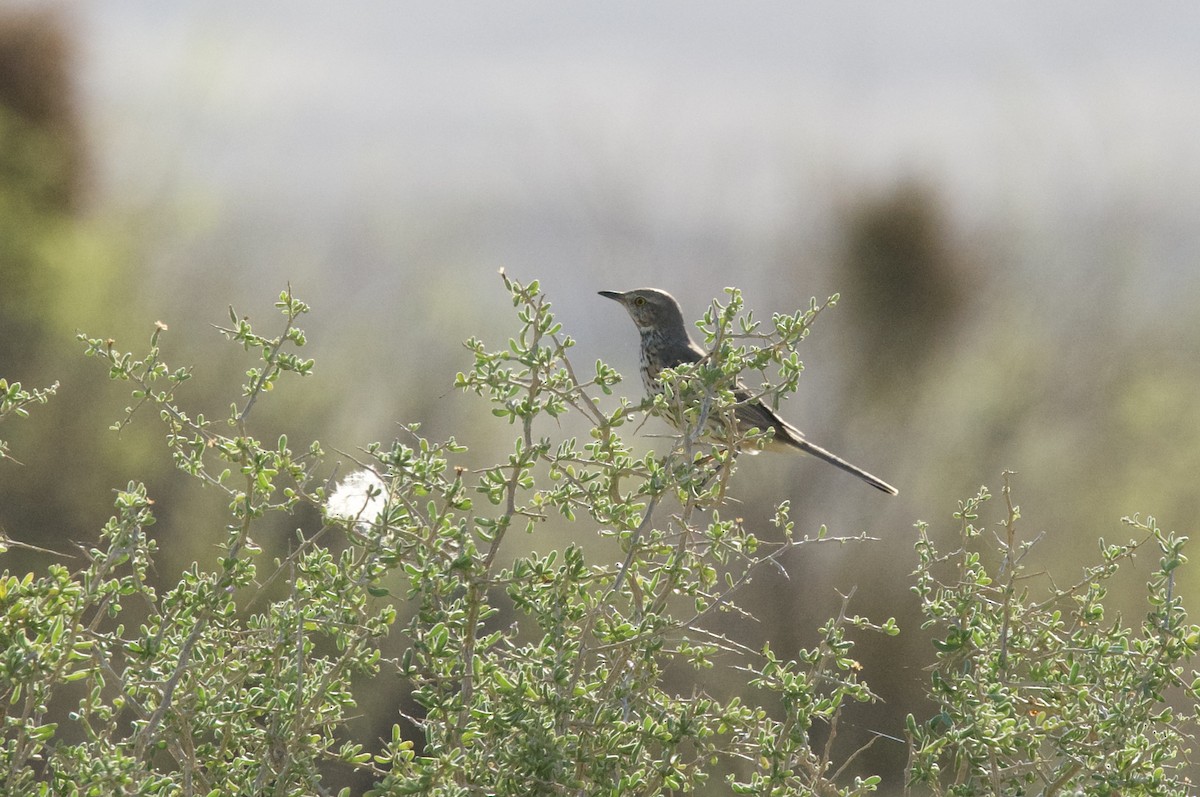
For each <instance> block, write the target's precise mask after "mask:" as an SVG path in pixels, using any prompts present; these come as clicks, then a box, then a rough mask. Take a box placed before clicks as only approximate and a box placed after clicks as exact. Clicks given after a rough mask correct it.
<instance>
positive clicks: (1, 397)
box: [0, 378, 58, 462]
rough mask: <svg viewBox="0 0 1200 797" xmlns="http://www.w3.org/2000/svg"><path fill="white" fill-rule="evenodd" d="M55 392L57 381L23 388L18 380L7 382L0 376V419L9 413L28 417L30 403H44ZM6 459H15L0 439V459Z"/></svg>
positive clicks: (18, 416) (5, 443)
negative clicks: (49, 384) (48, 385)
mask: <svg viewBox="0 0 1200 797" xmlns="http://www.w3.org/2000/svg"><path fill="white" fill-rule="evenodd" d="M57 392H58V383H57V382H55V383H54V384H53V385H51V386H50V387H47V388H40V389H39V388H34V389H33V390H25V389H24V388H22V387H21V383H20V382H13V383H12V384H9V383H8V380H7V379H3V378H0V421H3V420H4V419H5V417H7V416H9V415H13V416H15V417H17V418H28V417H29V409H28V408H29V407H30V406H31V405H33V404H45V403H46V402H47V401H49V400H50V397H51V396H53V395H54V394H55V393H57ZM6 459H7V460H12V461H14V462H15V461H16V460H13V457H12V455H11V454H10V453H9V452H8V443H7V442H6V441H4V440H0V461H3V460H6Z"/></svg>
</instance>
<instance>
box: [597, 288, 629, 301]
mask: <svg viewBox="0 0 1200 797" xmlns="http://www.w3.org/2000/svg"><path fill="white" fill-rule="evenodd" d="M599 293H600V295H601V296H603V297H604V298H605V299H613V300H615V301H618V302H623V301H625V294H623V293H621V292H620V291H599Z"/></svg>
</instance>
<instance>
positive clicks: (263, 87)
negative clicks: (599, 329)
mask: <svg viewBox="0 0 1200 797" xmlns="http://www.w3.org/2000/svg"><path fill="white" fill-rule="evenodd" d="M67 7H68V8H70V9H72V14H73V16H75V17H76V18H77V20H78V31H79V36H80V38H81V40H82V43H83V45H84V47H83V50H84V59H83V60H84V69H82V70H81V71H82V74H83V76H84V77H83V85H82V88H83V92H84V98H85V102H86V105H87V108H88V112H89V118H90V124H91V131H92V133H93V141H94V146H95V148H96V157H97V174H98V177H99V184H100V189H101V191H102V194H103V195H104V196H105V197H108V198H112V199H115V200H116V201H117V202H119V203H121V204H124V205H126V206H128V207H130V208H133V209H139V210H140V209H144V208H146V207H152V208H162V207H163V205H162V203H163V200H164V198H166V199H167V206H168V207H170V206H173V205H175V204H176V203H178V204H179V205H181V206H182V210H180V211H179V212H180V213H181V214H184V215H189V214H198V215H201V216H203V213H201V212H200V210H197V206H199V208H200V209H203V210H204V211H205V212H207V213H208V214H210V216H212V217H215V218H211V219H210V223H212V224H214V225H216V226H217V227H218V228H223V227H225V226H228V225H233V226H235V227H236V224H237V221H236V220H239V219H240V220H241V223H243V224H245V223H251V222H253V223H254V224H255V226H257V227H258V230H259V237H260V242H259V244H258V245H257V247H258V251H255V250H254V248H252V256H251V257H248V258H247V260H266V259H270V258H271V257H273V256H280V255H281V254H283V253H284V252H286V244H277V243H274V242H273V243H271V244H270V246H269V247H268V245H267V243H266V242H265V239H267V238H274V237H275V235H276V234H278V238H279V240H281V241H284V242H286V241H293V242H294V241H295V240H296V236H297V235H299V236H300V237H301V238H302V239H303V240H305V241H306V242H307V243H308V244H309V245H312V246H315V247H316V248H317V249H318V250H319V249H321V248H323V246H322V242H321V241H320V240H319V239H321V238H322V237H323V236H330V235H332V236H334V238H335V239H336V237H337V236H338V233H337V232H336V231H335V230H336V229H337V228H339V227H345V226H349V227H350V228H351V229H353V228H355V226H356V225H358V227H360V228H361V227H363V226H365V227H366V228H368V229H369V230H371V231H373V232H374V233H376V234H380V233H379V231H378V230H376V228H378V227H383V228H385V230H384V232H386V230H387V228H392V229H395V228H396V227H405V226H415V227H417V228H422V227H430V226H436V222H434V221H432V220H431V218H426V219H421V218H414V217H419V216H420V215H422V214H426V215H428V216H429V217H433V216H435V215H436V216H438V217H439V218H448V219H451V221H452V223H454V222H455V221H456V222H457V223H459V224H461V223H462V221H461V218H460V217H462V216H466V217H468V221H471V219H470V216H471V212H472V209H474V210H475V211H477V212H478V213H479V214H481V215H482V216H484V217H485V218H484V219H482V220H480V219H478V218H476V219H474V224H472V225H471V228H470V229H468V230H465V231H463V232H464V236H465V237H466V238H467V239H469V240H470V241H471V242H473V243H474V244H475V245H476V246H478V247H479V248H481V249H482V248H490V249H491V250H492V251H494V252H495V253H496V259H498V260H501V259H504V260H507V259H511V258H520V259H526V258H528V259H529V260H533V261H535V263H532V264H531V265H535V266H537V267H543V266H544V265H546V264H549V263H552V262H554V261H555V259H556V258H557V259H559V260H561V259H563V256H564V255H570V254H571V253H572V252H573V249H574V250H575V254H577V255H579V254H580V253H579V252H578V251H577V250H578V249H579V248H583V247H588V248H592V249H594V250H596V251H591V252H584V253H582V254H583V256H584V260H588V261H591V262H592V263H593V265H592V266H581V268H584V269H585V271H586V269H587V268H590V267H596V268H599V267H601V266H603V267H604V268H605V269H606V270H608V271H609V272H610V273H611V272H614V271H615V272H616V273H617V274H621V275H622V276H624V275H625V274H626V273H629V274H630V275H632V272H633V270H634V269H635V268H637V267H635V266H626V265H624V264H622V263H620V260H621V258H623V257H627V256H629V254H630V252H629V251H627V250H626V249H624V248H623V247H622V246H621V241H620V235H617V236H612V235H611V230H612V229H613V228H616V229H617V230H618V231H620V228H621V226H622V225H626V224H630V223H631V222H630V220H629V219H628V218H627V216H630V215H632V216H635V217H637V220H636V221H634V222H632V223H633V224H635V225H636V226H638V227H639V228H644V229H641V230H640V232H639V234H640V235H643V236H645V237H647V238H648V242H643V244H642V246H643V247H645V251H636V249H635V252H634V253H635V254H637V255H639V256H643V257H647V258H651V257H655V256H663V257H665V258H666V259H668V260H671V259H674V258H673V257H672V252H671V251H670V249H671V247H672V246H675V245H677V242H678V240H679V239H681V238H682V239H686V238H688V237H689V236H693V235H695V234H696V232H697V230H712V229H713V227H714V225H716V226H717V227H719V228H721V232H722V233H723V234H725V235H728V236H730V237H753V236H759V235H762V234H763V233H764V231H771V230H775V229H778V228H779V226H781V225H786V224H788V223H790V222H791V220H793V219H795V218H796V217H797V216H800V217H803V216H804V215H805V213H806V212H814V211H812V210H811V208H812V207H814V206H815V207H822V206H825V205H826V204H827V203H828V202H829V197H830V195H832V194H836V193H837V192H838V191H843V190H846V189H844V186H850V187H851V189H853V187H854V186H858V185H863V184H866V185H872V184H876V183H880V182H886V181H887V180H890V179H896V178H897V177H905V176H911V175H916V176H919V177H922V178H924V179H929V180H931V181H933V182H934V183H936V184H937V185H938V186H939V187H940V188H941V189H942V190H943V191H944V192H945V193H946V195H947V196H948V197H950V199H951V200H952V201H951V202H950V205H951V207H952V208H953V211H954V212H955V213H956V214H957V215H959V216H960V217H961V218H962V219H963V220H964V222H965V223H967V224H976V225H977V224H981V223H986V222H987V220H989V219H992V218H995V217H996V215H997V214H1000V215H1003V216H1005V217H1012V218H1013V219H1015V220H1017V221H1019V222H1023V223H1025V224H1027V225H1032V226H1033V227H1035V228H1036V227H1037V226H1038V225H1039V224H1045V225H1047V226H1051V225H1056V224H1061V223H1063V222H1067V223H1070V222H1071V221H1072V220H1078V219H1079V218H1080V217H1086V216H1089V215H1092V214H1097V213H1104V212H1109V211H1111V208H1112V207H1113V206H1114V205H1121V204H1130V205H1136V206H1138V207H1141V208H1146V210H1145V212H1147V213H1153V214H1154V215H1155V216H1156V218H1158V219H1160V220H1161V222H1162V223H1163V224H1164V225H1166V226H1167V227H1169V228H1172V229H1173V227H1172V225H1173V224H1180V223H1182V221H1183V220H1184V219H1194V218H1195V211H1197V210H1200V188H1198V187H1197V186H1200V157H1197V156H1198V153H1200V145H1197V143H1196V136H1195V130H1196V129H1198V128H1200V48H1196V47H1195V42H1196V40H1197V39H1196V36H1197V34H1198V33H1200V9H1198V8H1196V7H1195V6H1193V5H1188V4H1184V3H1164V4H1155V5H1153V6H1150V7H1147V6H1144V5H1133V4H1126V3H1082V2H1074V3H1061V2H1059V3H1044V2H1013V3H1003V4H994V3H979V2H969V3H950V2H925V1H922V2H914V3H904V4H882V3H863V2H848V3H750V4H714V3H699V4H697V3H685V2H652V3H635V2H616V3H603V4H601V3H584V2H567V3H549V2H517V3H506V4H495V5H491V4H487V5H485V4H478V5H474V6H462V5H458V4H439V3H407V2H401V3H386V2H367V3H350V4H337V6H336V7H335V6H333V5H331V4H327V3H317V2H291V3H279V2H276V3H255V4H245V3H237V2H204V3H201V2H188V1H186V0H184V1H182V2H172V3H157V2H152V1H151V0H142V1H141V2H108V3H95V4H85V3H76V4H68V6H67ZM1164 204H1166V205H1169V206H1170V207H1171V208H1174V209H1176V210H1177V211H1178V212H1177V213H1175V214H1172V213H1164V212H1162V211H1163V208H1162V207H1161V206H1162V205H1164ZM1173 217H1177V219H1176V220H1174V221H1173ZM506 229H507V230H508V232H507V233H506V232H505V230H506ZM360 231H361V229H360ZM1176 232H1177V233H1178V234H1183V233H1182V232H1181V231H1176ZM613 238H615V239H616V240H615V241H614V240H612V239H613ZM277 245H278V246H281V247H282V250H280V249H273V248H271V247H275V246H277ZM263 247H267V248H263ZM324 247H326V248H332V249H336V248H337V245H336V244H330V243H328V242H325V243H324ZM321 258H322V255H321V254H320V253H317V254H315V255H313V261H314V262H313V263H311V264H310V265H312V266H313V267H320V266H322V265H324V266H328V265H330V264H329V263H327V262H326V263H322V261H321ZM184 259H186V258H184ZM642 268H644V266H642ZM626 269H628V271H626ZM751 270H753V269H751ZM662 276H663V277H666V276H669V274H668V273H663V274H662Z"/></svg>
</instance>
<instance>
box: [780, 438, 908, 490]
mask: <svg viewBox="0 0 1200 797" xmlns="http://www.w3.org/2000/svg"><path fill="white" fill-rule="evenodd" d="M785 430H786V431H787V436H786V437H784V439H783V442H785V443H787V444H788V445H791V446H794V447H796V448H798V449H800V450H801V451H803V452H804V453H806V454H812V455H813V456H814V457H817V458H818V459H823V460H825V461H826V462H828V463H829V464H830V465H833V466H834V467H836V468H841V469H842V470H844V471H846V473H850V474H853V475H854V476H857V477H858V478H860V479H862V480H863V481H865V482H866V483H867V484H869V485H871V486H872V487H874V488H875V489H876V490H882V491H883V492H885V493H887V494H888V495H899V494H900V491H899V490H897V489H896V488H895V487H893V486H892V485H890V484H888V483H887V482H885V481H884V480H883V479H881V478H879V477H878V476H873V475H871V474H870V473H867V472H866V471H865V470H863V469H862V468H860V467H858V466H857V465H851V464H850V463H849V462H847V461H846V460H844V459H842V458H841V457H839V456H838V455H837V454H834V453H832V452H830V451H826V450H825V449H823V448H821V447H820V446H819V445H816V444H814V443H810V442H808V440H806V439H804V434H803V433H802V432H801V431H800V430H799V429H796V428H795V427H794V426H792V425H791V424H785ZM775 437H776V439H779V437H780V435H779V432H778V430H777V431H776V433H775Z"/></svg>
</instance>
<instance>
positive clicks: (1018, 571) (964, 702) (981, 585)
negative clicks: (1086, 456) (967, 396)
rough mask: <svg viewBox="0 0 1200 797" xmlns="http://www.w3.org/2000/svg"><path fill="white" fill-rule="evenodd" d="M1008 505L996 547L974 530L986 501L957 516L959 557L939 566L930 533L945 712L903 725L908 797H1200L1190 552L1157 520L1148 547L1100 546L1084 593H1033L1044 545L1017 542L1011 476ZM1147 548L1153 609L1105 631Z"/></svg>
mask: <svg viewBox="0 0 1200 797" xmlns="http://www.w3.org/2000/svg"><path fill="white" fill-rule="evenodd" d="M1003 495H1004V498H1005V501H1006V511H1005V514H1004V517H1003V519H1002V523H1001V524H1000V532H999V533H998V534H997V535H996V536H995V540H996V543H995V545H986V544H984V543H985V542H986V541H987V540H988V539H989V538H990V535H989V534H988V533H987V532H986V530H985V528H983V527H980V526H978V525H976V523H977V522H978V520H979V513H980V511H981V508H982V505H983V504H984V502H985V501H987V500H988V499H989V498H990V497H991V496H990V495H989V493H988V492H987V491H986V490H981V491H980V492H979V494H978V495H977V496H975V497H974V498H972V499H971V500H969V501H965V502H963V503H962V504H961V506H960V507H959V511H958V513H957V514H956V515H955V517H956V518H957V519H958V520H959V521H960V523H961V528H960V536H961V545H960V547H959V548H958V549H957V550H955V551H952V552H950V553H947V554H943V553H940V552H938V551H937V550H936V548H935V547H934V545H933V542H932V541H931V540H930V538H929V535H928V534H927V528H926V527H925V526H923V525H922V526H921V527H920V530H921V539H920V542H919V543H918V545H917V552H918V554H919V557H920V565H919V567H918V569H917V571H916V579H917V584H916V587H915V588H914V589H915V590H916V593H917V595H918V596H919V597H920V600H921V606H922V609H923V611H924V615H925V618H926V621H925V625H926V627H928V628H932V629H934V631H935V634H936V639H935V646H936V649H937V664H936V666H935V668H934V669H933V672H932V676H931V682H930V687H929V697H930V699H931V700H932V701H933V702H934V703H935V704H936V705H937V706H938V707H939V708H940V711H939V712H938V713H937V714H935V715H934V716H933V717H932V718H931V719H930V720H928V721H927V722H924V723H921V724H918V723H917V721H916V720H915V719H914V718H913V717H912V716H911V715H910V716H909V718H908V735H909V741H910V744H911V758H910V762H909V772H908V777H909V783H910V786H914V787H915V786H921V787H923V788H927V789H928V790H929V791H930V792H932V793H933V794H937V795H941V794H950V795H979V794H995V795H1000V794H1041V795H1046V796H1047V797H1051V795H1056V794H1087V795H1096V796H1097V797H1102V796H1103V797H1107V796H1108V795H1118V794H1120V795H1126V796H1128V795H1172V794H1177V795H1185V794H1193V793H1195V786H1194V785H1193V784H1192V783H1190V782H1189V781H1188V780H1187V773H1186V765H1187V761H1186V759H1185V753H1186V752H1187V750H1188V749H1189V745H1190V743H1191V740H1192V739H1193V738H1194V735H1195V722H1196V718H1197V717H1196V707H1197V703H1196V701H1197V698H1198V697H1200V691H1198V690H1200V679H1198V678H1197V675H1196V673H1194V672H1193V673H1191V674H1190V675H1187V674H1185V666H1186V665H1187V663H1188V662H1189V661H1191V659H1192V658H1193V657H1194V655H1195V653H1196V651H1197V649H1198V648H1200V628H1198V627H1197V626H1195V625H1192V624H1189V623H1188V622H1187V615H1186V613H1185V612H1184V609H1183V605H1182V602H1181V600H1180V597H1179V595H1178V594H1177V593H1176V591H1175V573H1176V570H1177V568H1178V567H1179V566H1180V565H1181V564H1183V562H1184V561H1185V559H1184V556H1183V552H1182V551H1183V545H1184V543H1185V542H1186V538H1184V537H1178V536H1176V535H1174V534H1169V533H1166V532H1163V531H1162V530H1160V529H1159V528H1158V526H1157V525H1156V524H1155V522H1154V519H1153V518H1146V519H1145V520H1141V519H1139V518H1137V517H1133V518H1126V521H1125V522H1126V523H1127V524H1128V525H1129V526H1130V527H1132V528H1133V529H1134V530H1135V531H1136V532H1137V537H1135V538H1134V539H1133V540H1131V541H1129V542H1127V543H1123V544H1110V543H1105V542H1104V541H1103V540H1101V543H1100V552H1099V562H1098V563H1097V564H1095V565H1092V566H1090V567H1088V568H1086V569H1085V570H1084V572H1083V576H1082V578H1081V579H1080V580H1079V581H1077V582H1076V583H1074V584H1072V585H1071V586H1068V587H1058V586H1056V585H1055V584H1054V583H1053V582H1049V583H1048V584H1047V586H1046V588H1045V589H1044V590H1043V591H1041V593H1040V594H1035V590H1034V588H1033V587H1032V586H1031V581H1032V579H1033V578H1034V577H1035V576H1034V575H1033V574H1030V573H1028V572H1027V564H1026V563H1025V560H1026V557H1027V556H1028V555H1029V553H1030V551H1031V549H1032V548H1033V547H1034V544H1035V543H1036V542H1037V541H1038V540H1037V539H1022V538H1021V536H1020V534H1019V531H1018V522H1017V521H1018V520H1019V519H1020V510H1019V508H1018V507H1017V506H1015V505H1014V504H1013V502H1012V494H1011V491H1010V487H1009V483H1008V478H1007V474H1006V476H1005V484H1004V490H1003ZM1039 539H1040V538H1039ZM1145 548H1152V549H1156V550H1157V552H1158V554H1159V556H1160V559H1159V563H1158V568H1157V569H1156V570H1155V572H1154V573H1153V575H1152V577H1151V578H1150V581H1149V585H1148V595H1147V598H1148V602H1149V610H1148V612H1147V614H1146V616H1145V618H1144V619H1143V620H1142V622H1141V623H1140V624H1139V625H1138V626H1137V627H1130V626H1128V625H1126V624H1125V623H1124V622H1123V621H1122V619H1121V618H1120V617H1117V618H1109V617H1107V616H1106V613H1105V609H1104V603H1103V601H1104V599H1105V597H1106V596H1107V592H1108V588H1107V584H1108V582H1109V581H1110V580H1111V578H1112V577H1113V576H1114V575H1115V574H1116V572H1117V569H1118V567H1119V566H1120V565H1121V563H1122V562H1125V561H1127V560H1129V559H1131V558H1132V557H1133V556H1134V554H1135V553H1136V552H1138V551H1139V550H1142V549H1145ZM989 558H990V559H992V560H994V561H993V563H992V564H990V565H989V563H988V560H989ZM1172 698H1174V702H1178V703H1179V704H1180V705H1181V708H1182V710H1179V711H1177V709H1176V708H1174V707H1173V705H1172V702H1173V701H1172Z"/></svg>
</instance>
